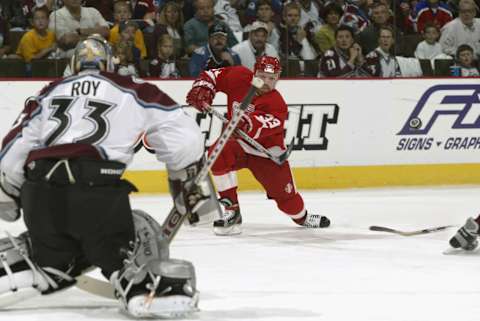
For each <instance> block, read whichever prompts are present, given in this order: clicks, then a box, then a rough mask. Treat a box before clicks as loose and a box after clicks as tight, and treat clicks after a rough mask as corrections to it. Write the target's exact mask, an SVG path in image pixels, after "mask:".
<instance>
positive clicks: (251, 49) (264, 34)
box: [232, 21, 278, 71]
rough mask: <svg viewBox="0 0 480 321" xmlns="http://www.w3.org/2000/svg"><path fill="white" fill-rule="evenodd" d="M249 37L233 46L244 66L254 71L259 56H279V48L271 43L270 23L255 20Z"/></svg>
mask: <svg viewBox="0 0 480 321" xmlns="http://www.w3.org/2000/svg"><path fill="white" fill-rule="evenodd" d="M246 31H249V32H250V33H249V36H248V39H247V40H245V41H242V42H240V43H239V44H236V45H235V46H233V48H232V50H233V51H234V52H236V53H237V54H238V55H239V56H240V61H241V63H242V65H243V66H245V67H247V68H249V69H250V70H252V71H253V66H254V65H255V61H256V59H257V57H260V56H273V57H276V58H278V52H277V50H276V49H275V48H274V47H273V46H272V45H271V44H269V43H267V38H268V25H267V24H265V23H263V22H260V21H255V22H254V23H252V24H251V27H250V30H246Z"/></svg>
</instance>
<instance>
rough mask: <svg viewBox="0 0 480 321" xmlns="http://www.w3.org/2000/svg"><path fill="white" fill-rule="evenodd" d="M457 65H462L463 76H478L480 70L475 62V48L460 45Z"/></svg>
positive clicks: (461, 72)
mask: <svg viewBox="0 0 480 321" xmlns="http://www.w3.org/2000/svg"><path fill="white" fill-rule="evenodd" d="M456 65H457V66H459V67H460V75H461V77H478V76H480V70H479V68H478V63H477V62H475V56H474V55H473V49H472V47H470V46H469V45H460V46H458V49H457V53H456Z"/></svg>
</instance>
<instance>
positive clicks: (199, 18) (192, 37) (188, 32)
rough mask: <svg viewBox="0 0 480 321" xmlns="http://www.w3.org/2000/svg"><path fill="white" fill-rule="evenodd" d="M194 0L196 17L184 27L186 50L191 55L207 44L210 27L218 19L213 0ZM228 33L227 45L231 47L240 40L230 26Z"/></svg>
mask: <svg viewBox="0 0 480 321" xmlns="http://www.w3.org/2000/svg"><path fill="white" fill-rule="evenodd" d="M194 1H195V2H194V5H195V10H196V11H195V17H193V18H192V19H190V20H188V21H187V22H186V23H185V25H184V27H183V31H184V37H185V39H184V40H185V50H186V52H187V54H189V55H191V54H192V52H193V51H194V50H195V49H197V48H199V47H202V46H205V45H206V44H207V42H208V28H209V27H210V26H211V25H213V24H214V22H216V21H218V19H217V18H215V15H214V11H213V0H194ZM227 33H228V35H227V46H228V47H230V48H231V47H233V46H234V45H236V44H237V43H238V41H237V39H236V38H235V36H234V35H233V33H232V30H231V29H230V28H228V31H227Z"/></svg>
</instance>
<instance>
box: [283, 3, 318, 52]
mask: <svg viewBox="0 0 480 321" xmlns="http://www.w3.org/2000/svg"><path fill="white" fill-rule="evenodd" d="M283 21H284V24H282V25H281V26H280V28H279V29H280V54H281V56H282V58H283V59H302V60H311V59H315V58H316V57H317V53H316V51H315V49H314V47H313V45H312V43H313V34H312V33H310V32H309V31H306V30H305V29H304V28H302V27H301V26H300V25H299V21H300V7H299V5H298V4H297V3H296V2H289V3H287V4H286V5H285V7H284V8H283Z"/></svg>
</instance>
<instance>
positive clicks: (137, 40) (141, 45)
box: [108, 1, 147, 59]
mask: <svg viewBox="0 0 480 321" xmlns="http://www.w3.org/2000/svg"><path fill="white" fill-rule="evenodd" d="M113 12H114V14H113V16H114V19H115V25H114V26H113V27H112V29H110V38H109V39H108V41H109V42H110V43H111V44H112V45H113V46H115V45H116V44H117V43H118V41H119V40H120V30H119V29H120V27H119V26H120V24H125V23H126V22H127V21H129V19H130V18H132V11H131V9H130V5H129V4H128V3H127V2H126V1H117V2H115V5H114V7H113ZM134 44H135V47H137V48H138V49H140V56H141V58H142V59H144V58H145V57H146V56H147V48H146V46H145V39H144V37H143V33H142V31H141V30H139V29H138V28H137V30H136V31H135V36H134Z"/></svg>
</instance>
